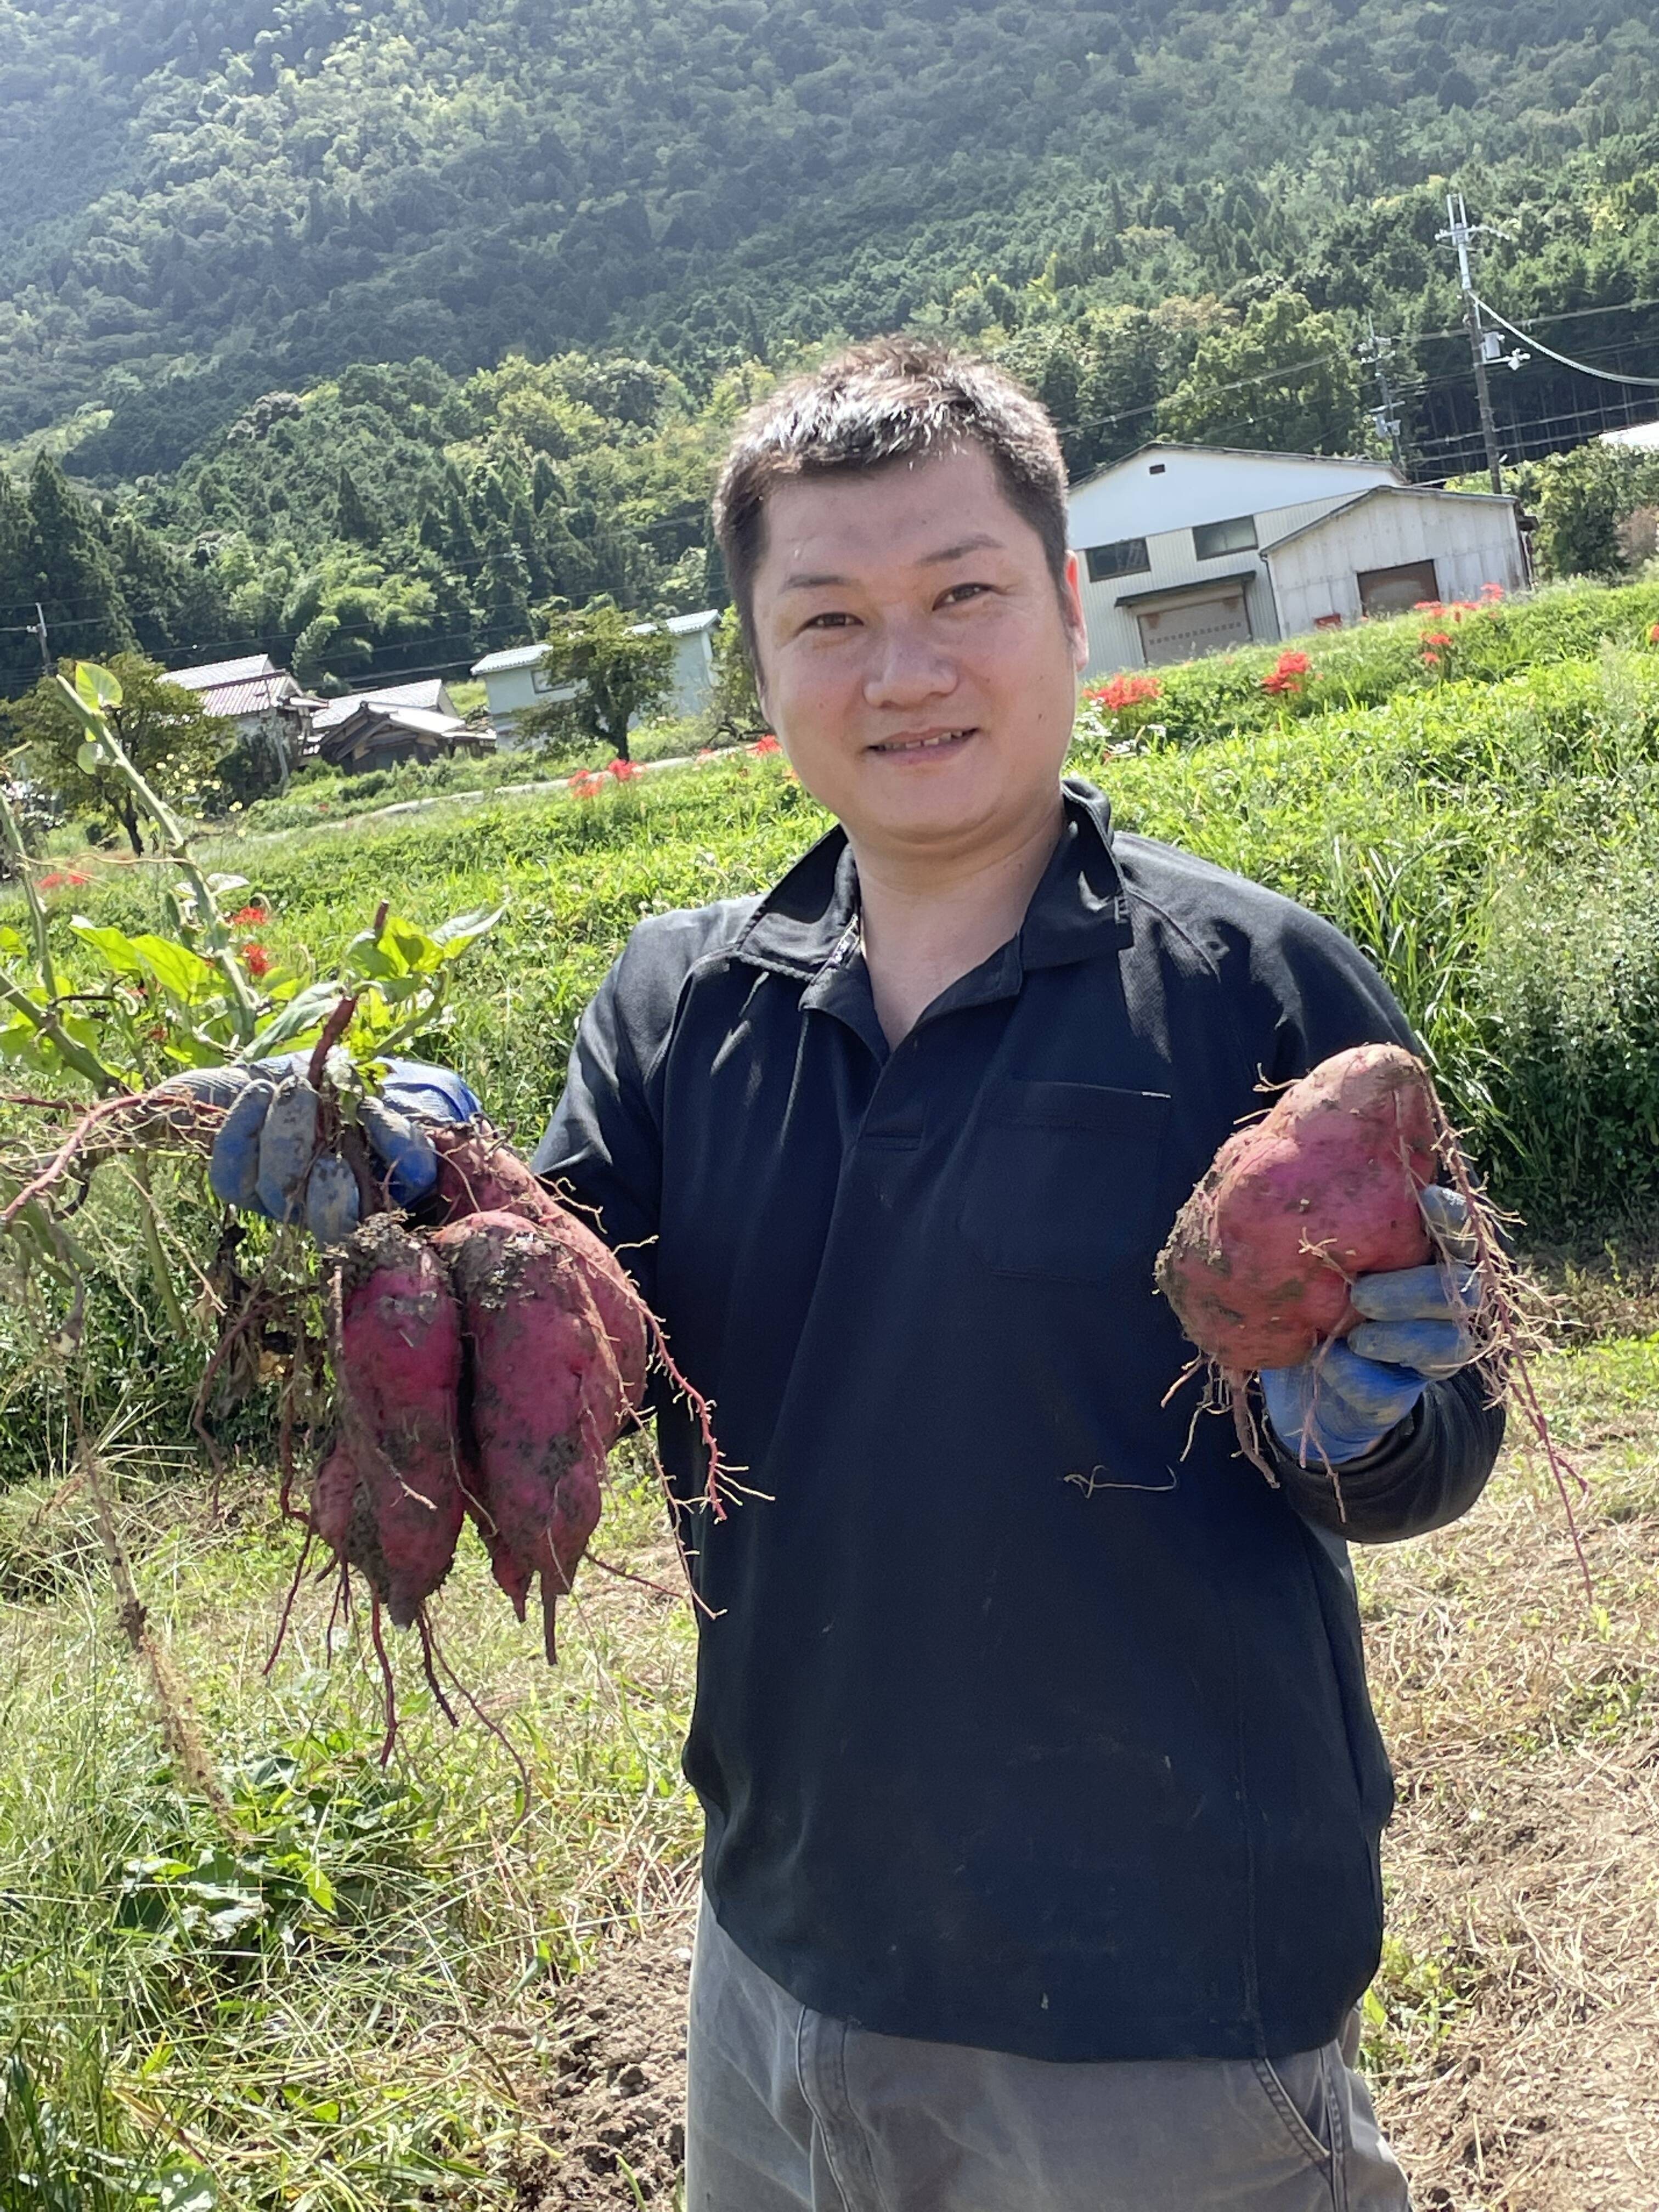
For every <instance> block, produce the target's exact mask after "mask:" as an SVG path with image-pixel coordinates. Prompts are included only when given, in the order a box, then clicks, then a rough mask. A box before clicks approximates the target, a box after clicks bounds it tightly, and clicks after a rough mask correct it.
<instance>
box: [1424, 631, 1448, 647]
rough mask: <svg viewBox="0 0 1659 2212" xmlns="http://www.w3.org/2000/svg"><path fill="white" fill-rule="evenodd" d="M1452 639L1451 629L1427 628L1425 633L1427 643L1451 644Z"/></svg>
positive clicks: (1425, 642)
mask: <svg viewBox="0 0 1659 2212" xmlns="http://www.w3.org/2000/svg"><path fill="white" fill-rule="evenodd" d="M1423 642H1424V644H1425V645H1449V644H1450V643H1451V632H1450V631H1449V629H1425V631H1424V633H1423Z"/></svg>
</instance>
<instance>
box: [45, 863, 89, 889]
mask: <svg viewBox="0 0 1659 2212" xmlns="http://www.w3.org/2000/svg"><path fill="white" fill-rule="evenodd" d="M91 881H92V878H91V877H90V876H85V875H82V873H81V872H80V870H79V869H78V868H61V869H56V868H55V869H54V870H53V871H52V874H51V875H49V876H37V877H36V878H35V881H34V888H35V889H36V890H38V891H61V890H75V891H78V890H80V889H81V887H82V884H89V883H90V882H91Z"/></svg>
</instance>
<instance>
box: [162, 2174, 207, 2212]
mask: <svg viewBox="0 0 1659 2212" xmlns="http://www.w3.org/2000/svg"><path fill="white" fill-rule="evenodd" d="M152 2189H153V2191H154V2194H155V2202H156V2205H157V2207H158V2208H159V2212H217V2207H218V2203H219V2192H218V2191H217V2189H216V2187H215V2186H214V2184H213V2179H212V2176H211V2175H210V2174H207V2173H204V2172H203V2171H202V2169H201V2167H200V2166H168V2167H167V2169H166V2171H165V2172H161V2173H158V2174H157V2175H156V2177H155V2182H154V2183H153V2184H152Z"/></svg>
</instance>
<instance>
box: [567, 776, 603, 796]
mask: <svg viewBox="0 0 1659 2212" xmlns="http://www.w3.org/2000/svg"><path fill="white" fill-rule="evenodd" d="M604 781H605V778H604V777H603V776H602V775H599V772H598V770H597V769H591V768H589V769H583V770H582V771H581V773H580V775H573V776H572V777H571V779H570V788H571V790H572V792H573V793H574V794H575V796H576V797H577V798H578V799H592V798H594V797H595V796H597V794H598V793H599V789H600V787H601V786H602V785H603V783H604Z"/></svg>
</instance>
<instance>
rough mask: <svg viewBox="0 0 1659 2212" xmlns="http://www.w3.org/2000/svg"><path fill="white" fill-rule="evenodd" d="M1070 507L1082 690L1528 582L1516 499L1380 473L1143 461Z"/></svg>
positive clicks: (1083, 490) (1158, 457)
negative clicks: (1132, 673) (1105, 679)
mask: <svg viewBox="0 0 1659 2212" xmlns="http://www.w3.org/2000/svg"><path fill="white" fill-rule="evenodd" d="M1069 506H1070V539H1071V544H1072V545H1073V549H1074V550H1076V552H1077V554H1078V556H1079V568H1080V569H1081V572H1082V591H1083V611H1084V617H1085V620H1086V622H1087V623H1088V626H1089V671H1088V672H1089V674H1090V675H1091V676H1108V675H1111V674H1113V673H1114V672H1115V671H1117V670H1119V669H1125V668H1156V667H1158V666H1160V665H1163V664H1164V663H1165V662H1168V661H1172V660H1188V659H1193V658H1194V657H1195V656H1196V655H1198V654H1200V653H1225V652H1227V651H1229V650H1230V649H1231V648H1232V647H1235V646H1241V645H1249V644H1251V643H1253V642H1257V641H1262V640H1273V639H1277V638H1281V637H1295V636H1297V635H1300V634H1301V633H1302V632H1304V631H1306V630H1311V629H1340V628H1343V627H1345V626H1346V625H1347V624H1350V623H1357V622H1361V621H1364V619H1365V617H1367V616H1370V615H1387V614H1399V613H1401V612H1402V611H1404V610H1406V609H1407V608H1408V607H1412V606H1414V605H1418V603H1419V601H1422V600H1425V599H1447V600H1449V599H1479V597H1480V592H1481V589H1482V587H1483V586H1486V585H1493V584H1495V585H1497V586H1498V587H1499V588H1500V589H1501V590H1502V591H1503V592H1505V593H1506V594H1507V593H1509V592H1516V591H1519V590H1521V589H1522V587H1523V586H1525V584H1526V582H1527V580H1528V578H1527V564H1526V555H1525V551H1524V549H1523V548H1522V542H1521V531H1520V526H1519V524H1518V522H1517V521H1516V503H1515V501H1513V500H1512V499H1508V498H1498V497H1497V496H1496V495H1493V494H1492V493H1491V492H1466V491H1459V492H1453V491H1442V490H1438V489H1435V488H1434V487H1432V486H1429V485H1424V484H1411V483H1407V481H1406V479H1405V477H1402V476H1401V474H1400V472H1399V471H1398V470H1397V469H1395V468H1391V467H1390V466H1389V464H1388V463H1387V462H1386V461H1368V460H1352V459H1341V458H1336V459H1333V458H1330V457H1328V456H1324V455H1320V454H1316V453H1234V452H1231V451H1229V450H1228V449H1227V448H1225V447H1215V446H1146V447H1142V448H1141V450H1140V451H1139V453H1131V454H1129V455H1128V456H1127V458H1126V459H1123V460H1121V461H1115V462H1113V463H1112V464H1111V465H1110V466H1109V467H1108V468H1104V469H1101V470H1099V471H1097V473H1096V474H1095V475H1093V476H1091V477H1085V480H1084V481H1083V483H1079V484H1075V485H1073V489H1072V492H1071V496H1070V501H1069Z"/></svg>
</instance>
